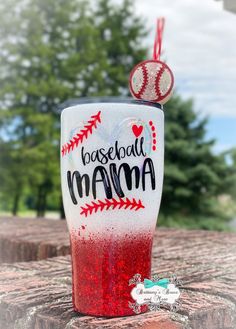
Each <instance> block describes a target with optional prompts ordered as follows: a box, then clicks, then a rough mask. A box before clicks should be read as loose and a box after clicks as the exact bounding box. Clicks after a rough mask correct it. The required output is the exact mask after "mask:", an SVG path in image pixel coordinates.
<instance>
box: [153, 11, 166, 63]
mask: <svg viewBox="0 0 236 329" xmlns="http://www.w3.org/2000/svg"><path fill="white" fill-rule="evenodd" d="M164 25H165V18H164V17H161V18H158V19H157V31H156V37H155V42H154V48H153V59H154V60H156V61H158V60H159V58H160V55H161V44H162V35H163V30H164Z"/></svg>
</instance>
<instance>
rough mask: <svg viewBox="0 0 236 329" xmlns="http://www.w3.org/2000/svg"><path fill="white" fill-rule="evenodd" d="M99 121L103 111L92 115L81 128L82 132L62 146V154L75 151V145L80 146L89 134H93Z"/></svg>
mask: <svg viewBox="0 0 236 329" xmlns="http://www.w3.org/2000/svg"><path fill="white" fill-rule="evenodd" d="M97 123H101V111H99V112H98V113H97V114H95V115H92V116H91V118H90V120H89V121H88V122H87V123H86V124H85V125H84V128H83V129H81V130H80V132H79V133H77V134H76V135H75V136H74V137H72V138H71V140H70V141H69V142H67V143H65V144H64V145H63V146H62V149H61V153H62V156H64V155H66V154H68V153H70V151H73V149H74V148H75V147H78V145H79V144H81V143H83V141H84V139H87V138H88V136H89V134H91V135H92V133H93V128H94V129H96V128H97Z"/></svg>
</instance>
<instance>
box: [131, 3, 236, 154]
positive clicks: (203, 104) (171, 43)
mask: <svg viewBox="0 0 236 329" xmlns="http://www.w3.org/2000/svg"><path fill="white" fill-rule="evenodd" d="M232 1H235V0H232ZM136 12H137V13H138V14H140V15H142V16H143V17H144V18H145V20H146V23H147V25H148V27H149V28H150V30H151V32H150V34H149V36H148V37H147V40H146V44H147V45H148V46H149V48H150V54H151V53H152V47H153V40H154V35H155V23H156V18H157V17H159V16H164V17H165V18H166V26H165V31H164V40H163V49H164V53H163V59H165V60H166V61H167V63H168V65H169V66H170V67H171V68H172V70H173V72H174V75H175V87H176V89H177V91H178V92H179V93H180V94H181V95H182V96H183V97H184V98H189V97H191V98H194V102H195V109H196V111H198V112H200V113H201V115H203V116H206V115H207V116H209V124H208V133H207V138H215V139H216V140H217V144H216V146H215V148H214V150H215V151H216V152H219V151H222V150H226V149H229V148H231V147H234V146H235V147H236V32H235V31H236V14H233V13H229V12H227V11H224V10H223V4H222V2H221V1H215V0H202V1H200V0H145V1H144V0H136ZM150 56H151V55H150Z"/></svg>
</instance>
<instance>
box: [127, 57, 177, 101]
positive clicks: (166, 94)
mask: <svg viewBox="0 0 236 329" xmlns="http://www.w3.org/2000/svg"><path fill="white" fill-rule="evenodd" d="M173 86H174V76H173V73H172V71H171V69H170V68H169V66H168V65H166V64H165V63H163V62H161V61H159V60H146V61H143V62H141V63H139V64H138V65H136V66H135V67H134V68H133V70H132V72H131V74H130V80H129V88H130V92H131V94H132V96H133V97H135V98H136V99H141V100H145V101H150V102H156V103H160V104H165V103H166V102H167V101H168V100H169V98H170V97H171V94H172V91H173Z"/></svg>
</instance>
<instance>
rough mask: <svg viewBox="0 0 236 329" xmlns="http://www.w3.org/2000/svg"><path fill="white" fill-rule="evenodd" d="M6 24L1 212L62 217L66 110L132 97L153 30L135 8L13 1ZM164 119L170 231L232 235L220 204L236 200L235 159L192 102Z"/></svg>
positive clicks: (170, 108) (1, 74)
mask: <svg viewBox="0 0 236 329" xmlns="http://www.w3.org/2000/svg"><path fill="white" fill-rule="evenodd" d="M0 17H1V21H0V40H1V41H0V129H1V132H0V151H1V153H0V169H1V170H0V186H1V190H0V208H1V209H2V210H8V211H11V212H12V213H13V214H17V213H18V212H19V210H22V209H35V210H36V213H37V215H38V216H41V217H42V216H44V214H45V211H46V210H56V211H60V212H61V214H62V215H63V208H62V203H61V192H60V175H59V134H60V122H59V112H58V110H57V108H58V105H59V104H60V103H62V102H64V101H65V100H68V99H70V98H80V97H84V96H86V97H87V96H91V97H93V96H127V94H128V88H127V81H128V75H129V72H130V71H131V69H132V67H133V66H134V65H135V64H136V63H138V62H140V61H141V60H143V59H145V58H146V57H147V49H146V48H145V47H143V44H144V42H143V41H144V38H145V36H146V34H147V30H146V27H145V23H144V20H143V19H142V18H140V17H137V16H136V15H135V13H134V10H133V1H130V0H124V1H123V3H122V4H121V5H114V3H113V2H112V1H111V0H99V1H96V2H94V1H92V0H91V1H90V2H89V1H83V0H70V1H63V0H58V1H54V0H27V1H25V0H24V1H23V0H18V1H16V0H9V1H6V2H1V3H0ZM165 115H166V137H165V138H166V160H165V182H164V191H163V201H162V207H161V217H160V222H161V224H163V225H169V226H176V225H177V226H181V225H182V226H183V225H184V226H191V227H203V228H218V229H222V228H224V227H225V226H224V223H225V222H226V221H227V220H228V219H229V218H230V214H228V213H226V211H225V210H224V209H223V207H222V206H221V205H220V203H219V197H220V196H221V195H223V194H227V195H233V196H234V197H235V189H234V187H235V181H236V179H235V176H236V174H235V151H234V152H233V151H232V156H231V158H232V161H231V163H230V162H229V161H228V162H227V161H226V154H222V155H214V154H213V152H212V146H213V144H214V141H206V140H205V132H206V123H207V120H205V119H204V120H202V119H201V120H200V119H199V118H198V115H197V114H196V113H195V112H194V110H193V103H192V101H184V100H182V99H181V98H180V97H179V96H177V95H175V96H174V97H173V98H172V100H171V101H170V102H168V104H167V105H166V106H165ZM227 156H229V155H228V154H227Z"/></svg>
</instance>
